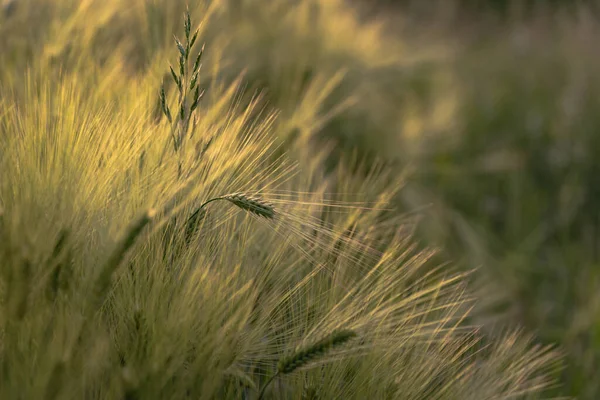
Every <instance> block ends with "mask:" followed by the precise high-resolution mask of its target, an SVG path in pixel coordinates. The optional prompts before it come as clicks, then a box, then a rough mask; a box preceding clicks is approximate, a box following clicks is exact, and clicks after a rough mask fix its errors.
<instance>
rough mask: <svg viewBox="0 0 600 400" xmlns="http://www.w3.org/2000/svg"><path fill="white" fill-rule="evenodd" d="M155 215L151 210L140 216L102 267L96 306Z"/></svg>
mask: <svg viewBox="0 0 600 400" xmlns="http://www.w3.org/2000/svg"><path fill="white" fill-rule="evenodd" d="M154 215H155V211H154V210H152V209H151V210H148V211H146V212H145V213H144V214H143V215H142V216H140V217H139V218H138V219H137V221H135V222H134V223H133V224H132V225H131V227H130V228H129V230H128V231H127V234H126V235H125V236H124V237H123V239H122V240H121V241H120V242H119V243H118V244H117V247H116V249H115V250H114V251H113V253H112V254H111V255H110V257H109V259H108V261H107V262H106V264H104V266H103V267H102V270H101V271H100V276H99V277H98V279H97V281H96V286H95V288H94V289H95V298H94V301H95V302H96V304H95V305H99V304H101V303H102V300H103V299H104V296H105V295H106V292H107V291H108V289H109V287H110V285H111V280H112V276H113V274H114V272H115V271H116V270H117V268H118V267H119V266H120V265H121V263H122V262H123V259H124V258H125V255H126V254H127V252H128V251H129V249H130V248H131V247H132V246H133V244H134V243H135V240H136V239H137V238H138V236H139V235H140V234H141V233H142V231H143V230H144V228H145V227H146V225H148V223H149V222H150V221H151V220H152V218H153V217H154Z"/></svg>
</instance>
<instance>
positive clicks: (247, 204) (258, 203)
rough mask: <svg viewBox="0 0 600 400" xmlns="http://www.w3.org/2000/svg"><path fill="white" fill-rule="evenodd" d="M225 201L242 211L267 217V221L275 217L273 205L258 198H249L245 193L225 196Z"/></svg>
mask: <svg viewBox="0 0 600 400" xmlns="http://www.w3.org/2000/svg"><path fill="white" fill-rule="evenodd" d="M223 199H224V200H227V201H229V202H230V203H232V204H234V205H236V206H237V207H239V208H241V209H242V210H245V211H249V212H251V213H253V214H256V215H258V216H260V217H265V218H267V219H273V218H274V217H275V209H274V208H273V205H271V204H270V203H267V202H266V201H264V200H262V199H260V198H258V197H252V196H248V195H246V194H244V193H232V194H227V195H225V196H223Z"/></svg>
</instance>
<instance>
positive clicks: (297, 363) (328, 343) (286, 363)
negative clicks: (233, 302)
mask: <svg viewBox="0 0 600 400" xmlns="http://www.w3.org/2000/svg"><path fill="white" fill-rule="evenodd" d="M356 336H357V334H356V332H355V331H353V330H350V329H342V330H337V331H334V332H332V333H330V334H329V335H327V336H325V337H324V338H323V339H320V340H317V341H316V342H313V343H311V344H309V345H307V346H303V347H299V348H297V349H296V351H294V352H293V353H292V354H290V355H289V356H287V357H284V358H282V359H281V360H279V363H278V364H277V372H276V373H275V374H274V375H273V376H271V378H269V380H267V382H266V383H265V385H264V386H263V388H262V390H261V391H260V393H259V395H258V399H259V400H260V399H262V398H263V396H264V394H265V393H266V389H267V387H268V386H269V385H270V384H271V382H273V380H274V379H275V378H276V377H278V376H279V375H287V374H291V373H292V372H294V371H296V370H298V369H299V368H302V367H304V366H306V365H308V364H310V363H311V362H313V361H315V360H317V359H318V358H320V357H322V356H324V355H325V354H326V353H327V352H329V351H331V350H333V349H334V348H336V347H339V346H341V345H343V344H345V343H347V342H348V341H349V340H350V339H353V338H355V337H356Z"/></svg>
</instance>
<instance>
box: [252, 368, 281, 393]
mask: <svg viewBox="0 0 600 400" xmlns="http://www.w3.org/2000/svg"><path fill="white" fill-rule="evenodd" d="M277 376H279V371H277V373H276V374H275V375H273V376H272V377H270V378H269V380H268V381H267V382H266V383H265V385H264V386H263V388H262V389H261V391H260V393H259V394H258V399H257V400H262V398H263V396H264V395H265V392H266V390H267V387H269V385H270V384H271V382H273V380H274V379H275V378H277Z"/></svg>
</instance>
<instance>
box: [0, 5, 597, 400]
mask: <svg viewBox="0 0 600 400" xmlns="http://www.w3.org/2000/svg"><path fill="white" fill-rule="evenodd" d="M125 3H127V4H125ZM200 3H202V5H199V6H196V7H194V10H195V15H194V18H195V20H196V21H198V20H203V21H204V22H203V24H204V25H203V28H202V29H203V31H202V35H203V38H202V40H203V41H205V42H206V43H207V46H208V47H209V48H210V51H209V52H207V57H208V58H207V59H208V61H207V69H206V71H207V72H206V76H207V79H209V78H210V79H211V80H212V81H213V82H214V81H215V80H218V81H222V82H231V81H233V80H234V79H235V78H236V77H237V76H238V74H239V73H240V72H242V71H245V77H244V79H245V82H246V85H247V87H246V89H247V91H248V93H254V92H255V91H256V90H261V91H263V92H264V93H266V95H265V96H266V98H267V100H268V102H269V104H270V106H272V107H273V108H275V109H277V110H279V112H280V113H281V115H282V116H284V118H282V119H281V121H282V122H279V123H280V124H282V126H279V127H278V129H277V130H276V132H278V133H279V134H280V135H281V138H280V139H282V140H283V141H284V143H286V146H287V147H286V148H287V149H288V150H289V153H290V154H291V155H292V156H294V155H295V157H296V158H297V160H299V162H300V163H301V164H302V160H306V159H307V157H310V156H311V154H314V153H313V152H311V149H314V148H315V147H318V146H321V145H322V143H325V142H327V143H330V144H332V148H333V155H334V156H333V157H330V158H328V160H327V161H326V162H325V163H324V166H323V168H324V169H325V170H327V169H332V168H333V166H334V165H337V163H339V162H342V163H347V164H348V166H349V169H350V170H351V171H352V174H353V176H354V178H355V179H356V180H357V181H360V180H361V179H362V178H363V177H364V176H366V175H367V174H370V173H372V170H373V166H374V165H377V168H378V170H379V171H385V174H387V175H389V176H400V175H403V176H406V178H405V182H406V183H405V186H404V188H403V190H401V191H400V192H399V194H398V195H397V196H396V197H395V198H394V199H393V201H394V204H395V205H396V207H397V209H398V210H399V211H398V212H400V213H406V214H407V215H408V214H410V215H419V217H420V222H419V226H418V229H417V238H418V239H419V241H420V243H422V244H423V246H435V247H437V248H439V249H440V253H439V254H438V258H439V261H440V262H444V263H448V264H449V265H450V266H449V267H448V268H458V269H473V268H475V269H476V273H475V274H474V275H473V278H472V280H473V282H472V287H473V291H474V292H475V293H476V294H477V298H478V303H477V304H478V305H477V310H476V313H475V314H474V317H473V318H474V320H475V322H476V323H480V324H482V325H483V326H484V329H487V330H490V331H494V330H499V329H504V328H506V327H509V326H522V327H524V329H525V330H526V331H527V332H530V333H532V334H534V335H535V337H536V338H537V340H538V341H539V342H540V343H544V344H553V343H556V344H558V345H559V346H560V349H561V350H562V351H563V352H564V354H565V359H566V361H565V369H564V371H563V372H562V376H561V377H560V382H561V385H562V387H561V388H559V389H557V392H556V394H557V395H558V394H561V395H568V396H575V397H578V398H581V399H599V398H600V247H599V246H600V160H599V157H600V68H599V67H600V52H599V47H598V43H600V21H599V20H598V14H597V10H598V3H597V2H595V1H576V0H563V1H559V0H554V1H552V0H547V1H541V0H539V1H535V0H522V1H518V0H515V1H508V0H439V1H434V0H431V1H428V0H420V1H408V0H407V1H399V0H344V1H342V0H306V1H301V0H297V1H292V0H290V1H267V0H228V1H214V2H209V1H206V2H200ZM184 9H185V2H183V1H177V2H175V1H173V2H171V1H168V0H132V1H131V2H119V1H117V0H106V1H75V0H73V1H69V0H64V1H57V2H54V1H50V0H12V1H10V0H9V1H7V0H4V2H3V12H4V15H3V16H2V18H1V19H0V49H1V50H2V51H0V65H2V68H1V69H0V81H2V82H3V84H6V85H9V86H11V87H13V88H14V91H15V96H19V89H18V88H19V85H16V84H14V82H15V81H16V80H18V79H19V76H20V73H21V71H23V69H24V68H26V67H30V68H34V70H35V69H36V68H37V70H38V71H42V72H43V73H44V74H51V72H49V71H52V70H53V69H56V70H58V69H60V70H61V71H84V72H83V73H84V74H85V73H87V72H85V71H87V69H88V68H89V67H90V66H91V65H93V63H101V64H102V65H104V66H106V65H108V66H111V65H113V66H115V67H114V70H115V71H119V73H122V74H124V75H125V76H126V75H128V74H135V73H136V72H138V71H140V70H143V71H160V72H156V73H154V75H155V76H156V77H159V79H155V81H156V82H160V76H161V74H162V73H163V72H164V60H165V59H168V58H169V55H171V56H172V52H171V50H172V43H171V42H170V40H172V39H171V35H172V33H173V32H175V31H177V29H178V28H179V26H180V21H181V15H182V13H183V10H184ZM198 10H203V12H201V11H198ZM92 16H93V17H92ZM9 33H10V34H9ZM117 51H118V54H119V56H118V57H116V56H114V54H117ZM117 65H118V68H117ZM115 73H116V72H115ZM290 83H293V84H290ZM98 87H99V88H100V89H99V90H103V91H105V92H110V91H114V93H118V90H119V86H118V85H113V86H112V87H110V88H107V87H102V86H101V82H99V83H98ZM290 88H296V89H295V90H291V89H290ZM118 101H119V100H118V96H117V95H116V94H115V102H116V104H118Z"/></svg>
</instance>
